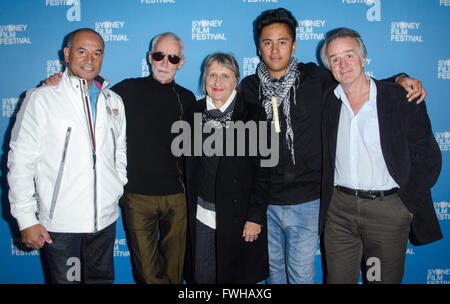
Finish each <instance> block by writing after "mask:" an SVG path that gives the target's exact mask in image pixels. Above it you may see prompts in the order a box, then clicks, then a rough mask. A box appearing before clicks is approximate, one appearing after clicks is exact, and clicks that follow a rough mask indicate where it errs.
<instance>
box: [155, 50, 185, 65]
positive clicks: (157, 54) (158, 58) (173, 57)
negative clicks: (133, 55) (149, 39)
mask: <svg viewBox="0 0 450 304" xmlns="http://www.w3.org/2000/svg"><path fill="white" fill-rule="evenodd" d="M166 56H167V57H169V62H170V63H171V64H178V62H180V60H181V58H180V57H178V56H177V55H166V54H164V53H163V52H154V53H152V58H153V60H155V61H161V60H163V59H164V58H166Z"/></svg>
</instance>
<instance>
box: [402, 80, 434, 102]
mask: <svg viewBox="0 0 450 304" xmlns="http://www.w3.org/2000/svg"><path fill="white" fill-rule="evenodd" d="M395 82H396V83H397V84H399V85H401V86H402V87H403V88H404V89H405V91H406V92H407V94H406V98H408V101H409V102H411V101H413V100H414V99H416V98H418V99H417V101H416V102H417V103H421V102H422V101H423V100H424V99H425V97H426V96H427V92H426V91H425V89H424V88H423V87H422V82H421V81H420V80H418V79H415V78H411V77H407V76H403V75H401V76H398V77H397V78H396V79H395Z"/></svg>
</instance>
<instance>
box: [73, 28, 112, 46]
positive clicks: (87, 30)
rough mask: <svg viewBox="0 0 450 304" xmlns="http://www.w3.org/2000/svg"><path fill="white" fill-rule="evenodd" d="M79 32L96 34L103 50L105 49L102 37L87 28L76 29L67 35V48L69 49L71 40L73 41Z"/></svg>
mask: <svg viewBox="0 0 450 304" xmlns="http://www.w3.org/2000/svg"><path fill="white" fill-rule="evenodd" d="M81 32H90V33H93V34H96V35H97V36H98V38H99V39H100V41H101V42H102V45H103V48H105V41H103V37H102V35H100V34H99V33H98V32H96V31H95V30H93V29H91V28H88V27H84V28H80V29H77V30H75V31H73V32H72V33H70V34H69V37H68V38H67V47H68V48H70V47H71V46H72V42H73V39H75V36H76V35H77V34H78V33H81Z"/></svg>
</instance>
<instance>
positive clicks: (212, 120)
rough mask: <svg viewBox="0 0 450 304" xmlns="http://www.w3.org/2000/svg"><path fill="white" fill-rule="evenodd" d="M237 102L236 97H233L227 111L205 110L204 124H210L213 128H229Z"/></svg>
mask: <svg viewBox="0 0 450 304" xmlns="http://www.w3.org/2000/svg"><path fill="white" fill-rule="evenodd" d="M235 103H236V97H235V98H234V99H233V101H232V102H231V104H230V105H229V106H228V107H227V109H226V110H225V112H222V111H220V110H219V109H212V110H207V108H206V107H205V110H204V111H203V114H202V122H203V124H209V125H211V126H212V127H213V128H221V127H225V128H227V127H228V126H229V122H230V121H231V116H232V115H233V110H234V104H235Z"/></svg>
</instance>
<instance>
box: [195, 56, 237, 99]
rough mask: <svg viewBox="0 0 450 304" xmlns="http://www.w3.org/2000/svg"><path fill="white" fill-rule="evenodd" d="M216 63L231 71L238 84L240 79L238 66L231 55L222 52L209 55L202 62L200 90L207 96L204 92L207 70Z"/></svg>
mask: <svg viewBox="0 0 450 304" xmlns="http://www.w3.org/2000/svg"><path fill="white" fill-rule="evenodd" d="M214 62H217V63H218V64H219V65H221V66H223V67H226V68H227V69H229V70H231V71H232V72H233V73H234V76H236V79H237V81H238V82H239V79H240V73H239V65H238V63H237V61H236V59H235V58H234V56H233V55H231V54H227V53H222V52H216V53H212V54H210V55H209V56H208V57H207V58H206V59H205V61H204V62H203V70H202V79H201V89H202V92H203V93H204V94H205V96H206V95H207V92H206V77H207V76H208V75H207V73H208V68H209V67H210V66H211V65H212V64H213V63H214Z"/></svg>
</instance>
